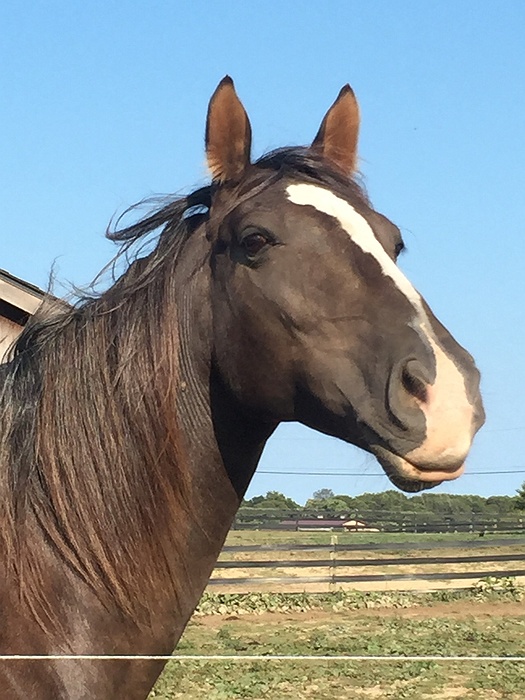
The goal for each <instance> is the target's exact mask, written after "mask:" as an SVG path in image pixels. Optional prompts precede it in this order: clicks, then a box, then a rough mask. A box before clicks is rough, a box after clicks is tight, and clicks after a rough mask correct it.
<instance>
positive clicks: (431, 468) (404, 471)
mask: <svg viewBox="0 0 525 700" xmlns="http://www.w3.org/2000/svg"><path fill="white" fill-rule="evenodd" d="M372 452H373V453H374V455H375V456H376V458H377V460H378V462H379V464H380V465H381V466H382V467H383V469H384V471H385V474H386V475H387V476H388V478H389V479H390V481H391V482H392V483H393V484H394V486H397V488H399V489H401V491H406V492H407V493H417V492H418V491H423V490H425V489H431V488H434V486H438V485H439V484H441V483H442V482H443V481H452V480H454V479H457V478H458V477H459V476H461V475H462V474H463V472H464V470H465V464H464V462H461V463H460V464H455V465H450V467H449V466H448V465H447V468H443V467H442V466H441V467H440V465H439V464H430V465H425V466H418V465H416V464H413V463H412V462H410V461H409V460H407V459H405V458H404V457H401V456H400V455H397V454H395V453H394V452H390V450H387V449H386V448H384V447H379V446H374V447H373V448H372Z"/></svg>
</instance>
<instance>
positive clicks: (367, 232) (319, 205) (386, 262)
mask: <svg viewBox="0 0 525 700" xmlns="http://www.w3.org/2000/svg"><path fill="white" fill-rule="evenodd" d="M286 191H287V193H288V198H289V199H290V201H291V202H293V203H294V204H301V205H309V206H311V207H314V208H315V209H317V211H321V212H323V214H328V216H331V217H333V218H334V219H336V220H337V221H338V222H339V225H340V226H341V228H342V229H343V231H345V232H346V233H347V234H348V235H349V236H350V238H351V239H352V240H353V242H354V243H355V244H356V245H358V246H359V247H360V248H361V250H362V251H363V252H365V253H369V254H370V255H372V256H373V257H374V258H375V259H376V260H377V262H378V263H379V265H380V267H381V270H382V271H383V274H384V275H387V276H388V277H390V278H391V279H392V280H393V281H394V284H395V285H396V287H397V288H398V289H399V290H400V291H401V292H403V294H404V295H405V296H406V298H407V299H408V300H409V301H410V303H411V304H412V305H413V306H414V307H415V308H416V310H417V311H418V312H419V313H420V314H423V315H424V316H426V314H425V313H424V310H423V305H422V303H421V297H420V295H419V293H418V292H417V291H416V290H415V289H414V287H413V286H412V284H411V283H410V282H409V281H408V279H407V278H406V277H405V275H404V274H403V273H402V272H401V270H400V269H399V268H398V266H397V265H396V264H395V262H394V261H393V260H392V258H391V257H390V256H389V255H388V253H387V252H386V250H385V249H384V248H383V246H382V245H381V243H380V242H379V241H378V239H377V238H376V236H375V234H374V232H373V231H372V227H371V226H370V224H369V223H368V221H367V220H366V219H365V217H364V216H361V214H359V213H358V212H357V211H356V210H355V209H354V207H353V206H352V205H351V204H349V203H348V202H347V201H346V200H344V199H342V198H341V197H338V196H337V195H335V194H334V193H333V192H330V190H327V189H325V188H324V187H318V186H317V185H307V184H301V185H288V187H287V188H286Z"/></svg>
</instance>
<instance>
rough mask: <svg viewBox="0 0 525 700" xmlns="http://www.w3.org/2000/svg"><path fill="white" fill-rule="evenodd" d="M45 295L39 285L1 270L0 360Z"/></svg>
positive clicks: (0, 360)
mask: <svg viewBox="0 0 525 700" xmlns="http://www.w3.org/2000/svg"><path fill="white" fill-rule="evenodd" d="M44 296H45V293H44V292H43V291H42V290H41V289H39V288H38V287H35V286H34V285H32V284H29V282H24V280H21V279H19V278H18V277H14V276H13V275H11V274H10V273H9V272H6V271H5V270H0V362H2V360H3V359H4V358H5V354H6V352H7V350H8V349H9V347H10V346H11V344H12V343H13V341H14V340H16V338H17V337H18V335H19V334H20V333H21V331H22V328H23V327H24V325H25V324H26V322H27V319H28V318H29V317H30V316H32V315H33V314H34V313H35V311H36V310H37V309H38V307H39V306H40V304H41V303H42V301H43V299H44Z"/></svg>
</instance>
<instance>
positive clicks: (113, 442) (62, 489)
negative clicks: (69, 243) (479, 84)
mask: <svg viewBox="0 0 525 700" xmlns="http://www.w3.org/2000/svg"><path fill="white" fill-rule="evenodd" d="M359 124H360V117H359V107H358V103H357V100H356V97H355V95H354V93H353V91H352V89H351V88H350V87H349V86H348V85H346V86H345V87H344V88H343V89H342V90H341V92H340V93H339V95H338V97H337V99H336V100H335V102H334V103H333V104H332V106H331V107H330V109H329V110H328V111H327V113H326V115H325V116H324V119H323V120H322V123H321V125H320V128H319V130H318V132H317V135H316V136H315V138H314V140H313V142H312V143H311V145H310V146H308V147H285V148H281V149H278V150H275V151H272V152H270V153H267V154H266V155H263V156H262V157H260V158H259V159H258V160H256V161H254V162H252V159H251V126H250V121H249V119H248V116H247V114H246V111H245V109H244V107H243V105H242V103H241V101H240V100H239V98H238V96H237V93H236V91H235V87H234V84H233V82H232V80H231V78H229V77H228V76H226V77H225V78H224V79H223V80H222V81H221V82H220V83H219V85H218V87H217V88H216V90H215V92H214V93H213V95H212V97H211V100H210V103H209V107H208V113H207V120H206V133H205V148H206V156H207V163H208V166H209V170H210V172H211V179H210V182H209V184H207V185H206V186H203V187H200V188H199V189H197V190H195V191H193V192H191V194H189V195H188V196H183V197H179V198H177V199H171V200H169V201H166V200H165V201H163V202H162V203H161V204H158V205H157V206H156V208H155V210H152V211H150V213H149V214H147V215H146V216H143V217H142V218H140V219H139V220H138V221H137V222H135V223H132V224H130V225H128V226H124V225H123V224H116V225H115V226H114V227H113V228H112V229H111V230H110V231H108V236H109V237H110V238H111V239H112V240H113V241H115V242H117V243H120V245H121V250H122V251H124V252H125V253H126V254H127V256H128V259H127V268H126V270H125V271H124V272H123V273H122V274H121V275H120V276H118V275H117V276H116V279H115V280H114V281H113V284H112V286H111V287H110V288H109V289H107V290H106V291H104V292H100V293H98V294H94V295H91V296H88V295H85V296H84V297H83V298H81V299H80V300H79V301H78V302H77V303H76V304H75V305H71V306H69V307H68V308H65V307H62V308H60V309H58V310H53V311H49V310H48V311H45V310H44V311H42V312H41V313H39V314H36V315H35V317H34V318H33V319H32V320H31V321H30V322H29V323H28V324H27V326H26V327H25V329H24V330H23V332H22V334H21V336H20V338H19V339H18V341H17V342H16V344H15V346H14V348H13V350H12V353H11V356H10V359H9V361H8V362H7V363H6V364H4V365H2V366H0V434H1V442H0V517H1V527H0V553H1V561H2V569H1V574H0V611H1V613H0V614H1V624H0V654H3V655H7V654H17V655H44V656H53V657H54V656H55V655H153V656H157V655H167V654H171V652H172V650H173V649H174V648H175V646H176V644H177V642H178V640H179V638H180V636H181V634H182V632H183V630H184V628H185V625H186V624H187V622H188V620H189V618H190V616H191V614H192V611H193V610H194V608H195V606H196V605H197V603H198V601H199V598H200V596H201V594H202V592H203V590H204V588H205V586H206V584H207V581H208V578H209V576H210V574H211V572H212V570H213V567H214V564H215V562H216V560H217V558H218V555H219V553H220V551H221V547H222V546H223V543H224V540H225V538H226V535H227V533H228V530H229V529H230V526H231V524H232V520H233V518H234V515H235V513H236V511H237V508H238V506H239V504H240V502H241V499H242V498H243V495H244V493H245V491H246V489H247V487H248V484H249V483H250V479H251V478H252V476H253V473H254V471H255V469H256V466H257V463H258V461H259V458H260V456H261V453H262V451H263V448H264V446H265V443H266V441H267V440H268V439H269V437H270V436H271V435H272V433H273V432H274V431H275V429H276V428H277V426H278V425H279V424H280V423H282V422H284V421H300V422H301V423H303V424H304V425H306V426H309V427H310V428H314V429H315V430H318V431H320V432H322V433H325V434H328V435H331V436H335V437H337V438H340V439H341V440H343V441H346V442H347V443H351V444H354V445H357V446H359V447H361V448H363V449H364V450H366V451H368V452H370V453H372V454H373V455H375V457H376V458H377V459H378V461H379V462H380V464H381V465H382V467H383V468H384V470H385V472H386V474H387V475H388V477H389V478H390V479H391V481H392V482H393V483H394V484H395V485H397V486H398V487H400V488H401V489H403V490H405V491H418V490H420V489H424V488H429V487H432V486H434V485H436V484H439V483H440V482H443V481H446V480H451V479H455V478H457V477H458V476H459V475H460V474H461V473H462V471H463V469H464V464H465V459H466V456H467V453H468V452H469V449H470V446H471V443H472V440H473V437H474V435H475V433H476V431H477V430H478V429H479V428H480V426H481V425H482V423H483V421H484V412H483V406H482V400H481V397H480V390H479V372H478V370H477V369H476V366H475V364H474V360H473V359H472V357H471V356H470V355H469V354H468V352H467V351H466V350H464V349H463V348H462V347H461V346H460V345H459V344H458V343H457V342H456V341H455V340H454V338H453V337H452V336H451V334H450V333H449V332H448V331H447V330H446V329H445V327H444V326H443V325H442V324H441V323H440V322H439V321H438V320H437V318H436V317H435V316H434V314H433V313H432V311H431V309H430V307H429V306H428V305H427V303H426V302H425V301H424V299H423V298H422V297H421V296H420V294H419V293H418V292H417V291H416V290H415V288H414V287H413V286H412V284H411V283H410V282H409V281H408V279H407V278H406V277H405V276H404V274H403V273H402V272H401V270H400V268H399V267H398V266H397V264H396V260H397V257H398V255H399V254H400V252H401V250H402V249H403V245H404V244H403V240H402V236H401V233H400V231H399V229H398V228H397V227H396V226H395V225H394V224H393V223H391V222H390V221H389V220H388V219H387V218H386V217H384V216H383V215H381V214H379V213H378V212H377V211H375V210H374V209H373V208H372V205H371V203H370V201H369V199H368V197H367V195H366V193H365V191H364V189H363V187H362V186H361V185H360V184H359V182H358V177H357V143H358V131H359ZM148 237H149V238H148ZM151 237H153V243H152V246H151V247H150V248H149V249H148V250H144V248H143V247H141V246H142V244H143V243H144V241H146V240H151ZM133 246H138V247H139V250H138V251H136V254H135V255H132V250H136V248H133ZM164 663H165V661H164V660H159V659H153V660H145V659H140V660H123V659H112V660H94V659H73V660H71V659H69V660H67V659H56V658H50V659H43V660H42V659H40V660H22V659H18V660H15V659H11V660H3V661H2V663H1V666H0V688H1V689H2V690H1V695H2V698H3V699H4V700H11V699H13V698H23V699H24V700H26V699H27V698H31V699H32V700H51V698H52V699H53V700H60V699H65V698H67V699H68V700H80V699H81V698H82V699H84V698H88V697H89V698H90V700H97V699H102V698H103V699H104V700H110V699H111V698H114V699H116V698H126V700H140V699H143V698H145V697H146V696H147V695H148V692H149V691H150V689H151V688H152V686H153V684H154V682H155V680H156V679H157V677H158V675H159V674H160V672H161V670H162V668H163V665H164Z"/></svg>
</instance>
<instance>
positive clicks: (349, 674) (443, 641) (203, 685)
mask: <svg viewBox="0 0 525 700" xmlns="http://www.w3.org/2000/svg"><path fill="white" fill-rule="evenodd" d="M407 595H408V594H405V596H404V599H403V600H404V602H403V603H402V604H403V605H405V607H402V608H400V607H395V601H393V605H392V606H391V607H372V608H368V607H366V604H365V605H363V607H360V608H359V609H357V610H351V609H348V608H345V607H342V608H337V605H336V606H333V607H335V609H333V608H332V609H330V607H329V605H327V601H328V600H329V598H328V597H326V596H325V599H324V605H322V606H321V607H320V608H317V609H311V610H309V611H308V612H303V613H300V612H299V613H298V612H293V611H290V612H277V613H262V614H258V615H249V614H248V615H247V614H245V615H222V616H221V615H214V616H208V617H207V616H200V617H194V618H193V620H192V622H191V623H190V625H189V627H188V629H187V631H186V633H185V635H184V637H183V639H182V641H181V644H180V646H179V648H178V650H177V653H179V654H208V655H210V654H227V655H231V654H234V655H246V654H249V655H250V654H265V655H270V654H272V655H273V654H285V655H289V654H293V655H298V654H306V655H311V654H314V655H340V654H351V655H389V654H392V655H504V656H505V655H506V656H510V655H521V654H522V653H523V650H524V649H525V607H524V604H523V603H522V602H519V598H521V597H523V596H522V595H517V593H516V591H514V594H513V595H512V596H510V597H509V595H508V594H502V596H500V597H498V596H496V598H494V596H491V595H490V594H489V595H488V597H487V595H484V594H483V595H472V594H469V595H468V596H466V597H465V598H461V597H458V598H457V599H456V600H453V601H451V602H439V601H438V600H437V599H436V600H434V601H431V600H430V599H429V598H428V596H427V598H426V599H423V600H421V599H420V600H419V601H416V600H414V601H413V603H414V605H413V606H412V605H410V603H409V599H408V598H407ZM434 595H435V594H434ZM391 602H392V601H391ZM429 602H431V603H432V604H431V605H429V604H428V603H429ZM204 697H206V698H207V700H227V699H230V698H231V699H234V698H246V699H247V700H248V699H250V700H292V699H293V700H298V699H299V700H301V699H303V698H305V699H308V698H315V700H343V699H344V700H348V698H353V699H356V700H365V699H367V700H370V699H376V698H378V699H379V698H385V699H386V698H389V699H392V700H394V699H395V700H404V699H409V698H410V699H413V700H446V699H448V698H450V699H452V698H454V699H461V700H489V699H490V700H499V699H502V700H503V699H504V698H505V699H506V700H523V698H524V697H525V662H521V663H520V662H490V663H489V662H462V661H453V662H451V661H443V662H436V661H431V662H430V661H416V662H413V661H410V662H402V661H386V662H385V661H383V662H374V661H361V662H340V661H335V660H334V661H329V662H325V661H319V662H317V661H269V660H268V661H254V662H250V661H229V662H221V661H215V662H206V661H202V662H201V661H199V662H188V661H181V662H170V663H169V664H168V666H167V667H166V670H165V672H164V674H163V676H161V678H160V680H159V682H158V684H157V686H156V687H155V689H154V691H153V692H152V694H151V699H153V698H155V699H156V700H174V699H175V698H187V699H188V700H201V698H204Z"/></svg>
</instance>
